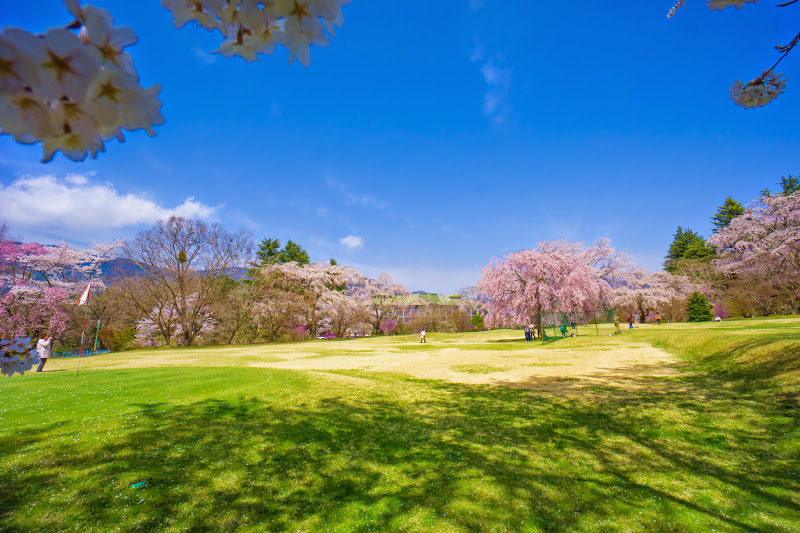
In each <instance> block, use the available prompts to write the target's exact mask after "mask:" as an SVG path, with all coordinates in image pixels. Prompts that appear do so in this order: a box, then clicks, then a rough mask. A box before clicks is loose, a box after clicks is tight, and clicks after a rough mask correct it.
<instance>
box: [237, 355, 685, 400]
mask: <svg viewBox="0 0 800 533" xmlns="http://www.w3.org/2000/svg"><path fill="white" fill-rule="evenodd" d="M415 348H418V349H417V350H414V351H403V350H396V349H393V348H389V347H387V349H386V350H384V351H380V352H375V353H370V354H364V353H354V354H353V355H348V354H341V355H331V356H326V357H311V358H309V357H306V356H303V354H298V356H297V357H295V358H292V357H291V354H290V353H284V354H282V356H283V357H284V358H286V359H287V360H285V361H281V362H263V363H262V362H258V363H252V365H253V366H261V367H269V368H282V369H292V370H306V371H323V372H324V371H330V370H365V371H374V372H391V373H401V374H406V375H409V376H412V377H415V378H420V379H439V380H445V381H449V382H453V383H464V384H472V385H496V386H504V387H513V388H520V389H528V390H534V391H539V392H542V393H546V394H557V395H564V396H586V395H587V394H593V393H600V392H602V393H606V394H607V393H614V392H620V393H624V392H633V391H641V390H644V389H646V390H648V391H652V392H666V391H668V390H674V389H675V387H676V385H677V384H676V383H674V382H671V381H670V380H669V378H671V377H675V376H677V375H679V374H680V372H679V370H678V369H677V368H676V364H677V360H676V359H675V357H674V356H672V355H670V354H669V353H667V352H664V351H662V350H659V349H657V348H653V347H652V346H650V345H648V344H646V343H631V344H625V345H622V346H601V347H586V346H584V347H580V348H577V349H535V348H534V349H525V350H498V351H492V350H469V349H466V350H465V349H462V348H461V347H459V346H458V345H453V346H435V345H433V344H431V345H429V349H426V348H425V347H423V346H417V347H415ZM306 355H307V354H306Z"/></svg>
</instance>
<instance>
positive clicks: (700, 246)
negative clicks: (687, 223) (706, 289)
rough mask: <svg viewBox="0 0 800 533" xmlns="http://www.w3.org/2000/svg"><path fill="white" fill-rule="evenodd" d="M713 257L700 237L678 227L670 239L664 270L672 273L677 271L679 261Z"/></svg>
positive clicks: (712, 253)
mask: <svg viewBox="0 0 800 533" xmlns="http://www.w3.org/2000/svg"><path fill="white" fill-rule="evenodd" d="M687 253H688V254H689V255H687ZM713 255H714V251H713V249H711V248H708V247H707V246H706V240H705V239H704V238H703V237H702V236H700V235H699V234H697V233H695V232H694V231H692V230H690V229H689V228H686V229H683V228H682V227H681V226H678V231H676V232H675V235H674V236H673V237H672V244H670V246H669V250H668V251H667V255H666V257H665V259H666V261H664V270H666V271H667V272H671V273H674V272H676V271H677V270H678V262H679V261H680V260H681V259H696V258H704V257H710V256H713Z"/></svg>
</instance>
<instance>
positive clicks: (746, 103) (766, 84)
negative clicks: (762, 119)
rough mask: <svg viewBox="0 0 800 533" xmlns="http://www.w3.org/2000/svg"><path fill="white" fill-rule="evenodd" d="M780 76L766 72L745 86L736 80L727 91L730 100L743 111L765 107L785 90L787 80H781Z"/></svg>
mask: <svg viewBox="0 0 800 533" xmlns="http://www.w3.org/2000/svg"><path fill="white" fill-rule="evenodd" d="M781 76H783V74H781V73H778V74H776V73H774V72H772V71H771V70H768V71H766V72H764V73H763V74H761V76H759V77H758V78H756V79H754V80H752V81H751V82H749V83H747V84H745V83H744V82H742V81H741V80H736V81H735V82H734V83H733V85H732V86H731V88H730V89H729V91H730V93H731V99H732V100H733V102H734V103H735V104H736V105H738V106H742V107H744V108H745V109H752V108H754V107H762V106H765V105H767V104H768V103H770V102H771V101H772V100H774V99H775V98H777V97H778V95H779V94H781V93H782V92H783V91H784V89H786V81H787V80H788V78H786V79H781Z"/></svg>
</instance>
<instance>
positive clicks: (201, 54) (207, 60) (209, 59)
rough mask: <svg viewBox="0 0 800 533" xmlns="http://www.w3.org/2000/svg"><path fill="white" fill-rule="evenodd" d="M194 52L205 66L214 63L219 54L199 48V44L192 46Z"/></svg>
mask: <svg viewBox="0 0 800 533" xmlns="http://www.w3.org/2000/svg"><path fill="white" fill-rule="evenodd" d="M192 52H193V53H194V57H196V58H197V59H198V60H199V61H200V62H201V63H202V64H204V65H205V66H209V65H213V64H214V62H215V61H216V60H217V56H215V55H213V54H209V53H208V52H206V51H205V50H203V49H202V48H198V47H197V46H195V47H194V48H192Z"/></svg>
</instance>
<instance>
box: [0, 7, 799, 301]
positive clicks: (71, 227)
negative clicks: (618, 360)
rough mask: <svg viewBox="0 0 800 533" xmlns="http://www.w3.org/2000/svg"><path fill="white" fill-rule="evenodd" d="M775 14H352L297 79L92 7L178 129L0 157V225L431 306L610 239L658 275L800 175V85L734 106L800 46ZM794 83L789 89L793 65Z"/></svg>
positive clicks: (2, 151)
mask: <svg viewBox="0 0 800 533" xmlns="http://www.w3.org/2000/svg"><path fill="white" fill-rule="evenodd" d="M775 3H777V2H775ZM775 3H772V2H767V1H763V2H760V3H759V4H754V5H748V6H746V7H745V8H744V9H742V10H734V9H728V10H725V11H723V12H716V11H714V12H711V11H708V10H707V9H706V8H705V2H703V1H701V0H689V1H688V2H687V5H686V7H684V8H683V9H682V10H680V11H679V12H678V15H677V16H676V17H675V18H673V19H667V18H666V13H667V11H668V10H669V8H670V7H671V3H670V1H664V2H659V1H650V2H596V1H592V2H590V1H573V2H568V3H565V2H500V1H499V0H484V1H482V2H481V1H478V0H452V1H448V2H407V1H403V2H401V1H398V0H379V1H366V0H355V1H354V2H353V3H351V4H350V5H348V6H345V7H344V8H343V11H344V26H343V27H342V28H341V29H340V30H339V31H338V32H337V38H336V39H334V40H333V42H332V43H331V45H330V46H329V47H327V48H313V49H312V55H311V57H312V59H311V65H310V66H309V67H308V68H305V67H302V66H301V65H299V64H297V63H295V64H293V65H289V64H288V61H287V59H288V53H287V52H286V51H285V50H284V49H282V48H279V49H278V51H277V52H276V53H275V54H274V55H273V56H266V57H263V59H262V61H261V62H260V63H258V62H257V63H253V64H249V63H247V62H245V61H243V60H241V59H239V58H233V59H229V58H224V57H221V56H217V55H211V54H209V52H210V51H212V50H214V49H215V48H216V47H217V46H218V45H219V41H220V37H219V35H218V34H210V33H207V32H205V31H204V30H202V29H199V28H190V27H185V28H183V29H180V30H178V29H175V28H174V27H173V26H172V19H171V15H170V13H169V12H168V11H167V10H165V9H164V8H162V7H161V6H160V3H159V2H157V1H156V0H148V1H147V2H144V1H142V2H130V1H121V0H117V1H111V0H109V1H102V0H98V1H96V2H94V4H95V5H97V6H100V7H104V8H106V9H108V10H110V11H111V13H112V15H114V17H115V20H116V23H117V24H118V25H127V26H131V27H132V28H134V29H135V30H136V32H137V34H138V35H139V42H138V43H137V44H136V45H135V46H133V47H131V48H129V49H128V50H129V51H130V53H131V54H132V55H133V57H134V61H135V64H136V66H137V68H138V71H139V74H140V76H141V77H142V84H143V85H145V86H150V85H153V84H155V83H158V84H160V85H161V86H162V92H161V100H162V101H163V103H164V106H163V108H162V113H163V114H164V116H165V117H166V119H167V122H166V123H165V124H164V125H163V126H160V127H157V133H158V134H157V136H156V137H152V138H150V137H148V136H147V135H146V134H144V133H141V132H139V133H134V134H130V135H128V140H127V141H126V142H125V143H124V144H119V143H117V142H116V141H111V142H109V143H108V144H107V152H106V153H104V154H101V155H100V156H99V158H98V159H97V160H87V161H86V162H83V163H74V162H71V161H69V160H67V159H65V158H64V157H62V156H61V155H58V156H57V157H56V158H55V159H54V160H53V161H52V162H51V163H48V164H42V163H40V162H39V159H40V158H41V146H40V145H34V146H23V145H19V144H16V143H15V142H14V141H13V139H11V138H10V137H8V136H2V137H0V206H2V207H0V210H1V211H0V213H2V214H0V218H5V219H7V220H8V222H9V223H10V225H11V227H12V229H14V230H16V231H17V232H21V233H23V235H24V237H25V238H26V240H39V241H42V242H53V241H57V240H61V239H63V240H66V241H68V242H70V243H74V244H76V245H85V244H86V243H88V242H91V241H103V240H110V239H112V238H114V237H127V236H131V235H133V234H135V232H136V231H138V230H139V229H141V228H142V227H144V226H146V225H148V224H150V223H152V221H154V220H155V219H156V218H158V217H163V216H167V215H169V214H170V213H178V214H186V215H194V216H198V217H202V218H205V219H207V220H211V221H216V222H220V223H222V224H223V225H224V226H225V227H227V228H228V229H231V230H235V229H238V228H241V227H244V228H246V229H248V230H250V231H252V232H253V234H254V237H255V238H256V240H260V239H262V238H264V237H268V236H269V237H277V238H279V239H281V241H282V242H283V241H286V240H287V239H293V240H295V241H296V242H298V243H300V244H301V245H303V246H304V247H305V248H306V249H307V250H308V251H309V253H310V254H311V256H312V259H313V260H322V259H328V258H331V257H335V258H336V259H337V260H339V262H340V263H342V264H347V265H351V266H355V267H356V268H359V269H360V270H362V271H363V272H364V273H365V274H368V275H373V276H377V275H378V274H379V273H380V272H388V273H389V274H391V275H392V276H393V277H394V278H395V281H397V282H399V283H403V284H405V285H406V286H407V287H408V288H409V289H410V290H427V291H433V292H441V293H450V292H452V291H454V290H456V289H458V288H460V287H463V286H465V285H469V284H473V283H475V281H477V279H478V277H479V276H480V269H481V267H482V266H483V265H485V264H487V263H488V262H489V260H490V259H491V258H492V257H493V256H501V255H503V254H505V253H507V252H509V251H512V250H516V249H520V248H532V247H535V246H536V243H537V242H539V241H542V240H557V239H562V238H564V239H567V240H570V241H578V240H579V241H585V242H587V243H589V242H591V241H593V240H594V239H596V238H598V237H600V236H604V235H605V236H608V237H610V238H611V240H612V243H613V244H614V245H615V246H616V247H617V248H622V249H626V250H627V251H628V253H630V254H631V255H632V256H633V257H634V259H635V261H636V263H637V264H638V265H639V266H643V267H645V268H647V269H648V270H651V271H653V270H657V269H659V268H660V267H661V263H662V260H663V256H664V254H665V253H666V250H667V248H668V246H669V243H670V241H671V238H672V235H673V233H674V232H675V230H676V228H677V227H678V226H679V225H681V226H683V227H690V228H692V229H693V230H695V231H698V232H699V233H701V234H703V235H706V236H707V235H708V233H709V231H710V222H709V217H710V216H711V215H713V214H714V213H715V211H716V208H717V206H719V205H720V204H722V202H723V201H724V199H725V197H726V196H728V195H731V196H733V197H734V198H736V199H737V200H739V201H740V202H742V203H745V202H749V201H750V200H752V199H754V198H755V197H757V196H758V193H759V191H760V190H761V189H763V188H764V187H772V188H773V189H774V188H775V183H776V182H777V181H778V180H779V179H780V176H782V175H786V174H790V173H792V174H797V173H800V133H798V130H797V124H798V119H799V118H800V116H798V111H800V85H798V83H800V81H798V82H795V81H794V80H790V81H789V88H788V90H787V92H786V93H785V94H783V95H781V96H780V97H779V98H778V99H777V100H776V101H774V102H773V103H771V104H769V105H768V106H766V107H764V108H761V109H756V110H744V109H741V108H739V107H736V106H734V105H733V103H732V101H731V100H730V99H729V98H728V87H730V85H731V84H732V82H733V81H734V80H735V79H737V78H738V79H743V80H750V79H752V78H754V77H756V76H757V75H758V74H760V73H761V71H762V70H764V69H765V68H767V67H768V66H771V65H772V63H773V62H774V60H775V59H776V58H777V53H776V52H775V51H774V50H773V48H772V47H773V46H775V45H778V44H786V43H788V42H789V41H790V40H791V39H792V37H794V35H795V34H796V32H797V30H798V28H797V27H796V24H795V23H793V21H796V20H797V17H796V15H797V12H798V10H800V7H798V6H796V5H795V6H789V7H786V8H776V7H774V4H775ZM69 22H70V17H69V14H68V12H67V10H66V8H64V6H63V5H62V4H61V2H60V1H57V0H30V1H28V2H14V3H8V2H4V5H3V6H2V7H1V8H0V25H2V26H3V27H5V26H17V27H22V28H25V29H27V30H29V31H44V30H46V29H47V28H49V27H54V26H63V25H65V24H67V23H69ZM781 67H782V68H780V69H778V70H779V71H783V72H785V73H786V74H787V75H788V76H789V77H790V78H796V79H797V80H800V52H797V51H796V52H795V53H794V54H791V55H789V56H788V57H787V59H786V60H785V61H784V62H783V63H782V65H781Z"/></svg>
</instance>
